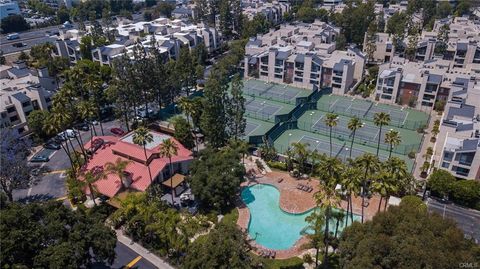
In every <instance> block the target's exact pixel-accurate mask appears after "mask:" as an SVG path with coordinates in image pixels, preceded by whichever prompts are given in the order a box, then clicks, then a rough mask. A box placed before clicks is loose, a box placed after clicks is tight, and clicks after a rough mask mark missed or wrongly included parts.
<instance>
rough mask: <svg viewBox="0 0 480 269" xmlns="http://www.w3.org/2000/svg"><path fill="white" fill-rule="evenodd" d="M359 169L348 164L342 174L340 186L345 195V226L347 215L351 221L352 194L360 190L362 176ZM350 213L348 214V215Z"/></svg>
mask: <svg viewBox="0 0 480 269" xmlns="http://www.w3.org/2000/svg"><path fill="white" fill-rule="evenodd" d="M360 174H361V172H360V170H359V169H358V168H357V167H355V166H348V167H347V168H346V169H345V171H344V175H343V176H342V187H343V189H344V190H345V192H346V195H347V214H346V217H347V219H346V220H345V226H346V225H348V217H349V216H350V220H351V222H352V223H353V201H352V195H353V194H357V193H359V192H360V189H361V186H362V178H361V176H360ZM349 214H350V215H349Z"/></svg>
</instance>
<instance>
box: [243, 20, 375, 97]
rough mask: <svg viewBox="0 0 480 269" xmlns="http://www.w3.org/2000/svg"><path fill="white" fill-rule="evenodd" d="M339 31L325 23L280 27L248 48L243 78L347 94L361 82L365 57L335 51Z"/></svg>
mask: <svg viewBox="0 0 480 269" xmlns="http://www.w3.org/2000/svg"><path fill="white" fill-rule="evenodd" d="M338 33H339V32H338V28H335V27H332V26H330V25H328V24H325V23H322V22H315V23H313V24H303V23H300V24H292V25H281V27H280V28H279V29H278V30H271V31H270V32H269V33H267V34H265V35H263V36H257V37H253V38H250V40H249V42H248V43H247V44H246V46H245V58H244V75H245V77H253V78H258V79H260V80H264V81H268V82H275V83H283V84H291V85H293V86H295V87H300V88H305V89H318V88H321V87H332V89H333V91H334V92H335V93H339V94H344V93H346V92H348V91H349V90H350V89H351V87H352V86H353V85H354V83H355V82H356V81H360V80H361V77H362V75H363V69H364V66H365V56H364V55H363V54H362V53H361V52H360V51H358V50H357V49H355V48H349V49H348V50H347V51H336V50H335V38H336V36H337V35H338Z"/></svg>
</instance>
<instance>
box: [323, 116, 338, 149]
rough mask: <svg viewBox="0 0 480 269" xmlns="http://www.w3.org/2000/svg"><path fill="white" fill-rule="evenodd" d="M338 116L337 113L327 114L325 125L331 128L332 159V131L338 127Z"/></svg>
mask: <svg viewBox="0 0 480 269" xmlns="http://www.w3.org/2000/svg"><path fill="white" fill-rule="evenodd" d="M337 122H338V115H337V114H335V113H327V116H326V117H325V124H326V125H327V126H328V128H330V157H332V130H333V127H335V126H337Z"/></svg>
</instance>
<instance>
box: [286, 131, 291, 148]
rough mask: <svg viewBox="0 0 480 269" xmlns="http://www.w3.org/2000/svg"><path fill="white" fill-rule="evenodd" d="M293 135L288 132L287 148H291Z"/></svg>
mask: <svg viewBox="0 0 480 269" xmlns="http://www.w3.org/2000/svg"><path fill="white" fill-rule="evenodd" d="M291 136H292V133H289V134H288V143H287V150H289V149H290V137H291Z"/></svg>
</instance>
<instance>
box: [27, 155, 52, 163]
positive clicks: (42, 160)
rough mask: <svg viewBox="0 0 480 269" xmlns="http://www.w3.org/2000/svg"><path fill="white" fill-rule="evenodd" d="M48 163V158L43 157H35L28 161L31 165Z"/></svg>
mask: <svg viewBox="0 0 480 269" xmlns="http://www.w3.org/2000/svg"><path fill="white" fill-rule="evenodd" d="M48 161H50V158H48V156H43V155H35V156H33V157H32V158H31V159H30V162H32V163H46V162H48Z"/></svg>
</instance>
